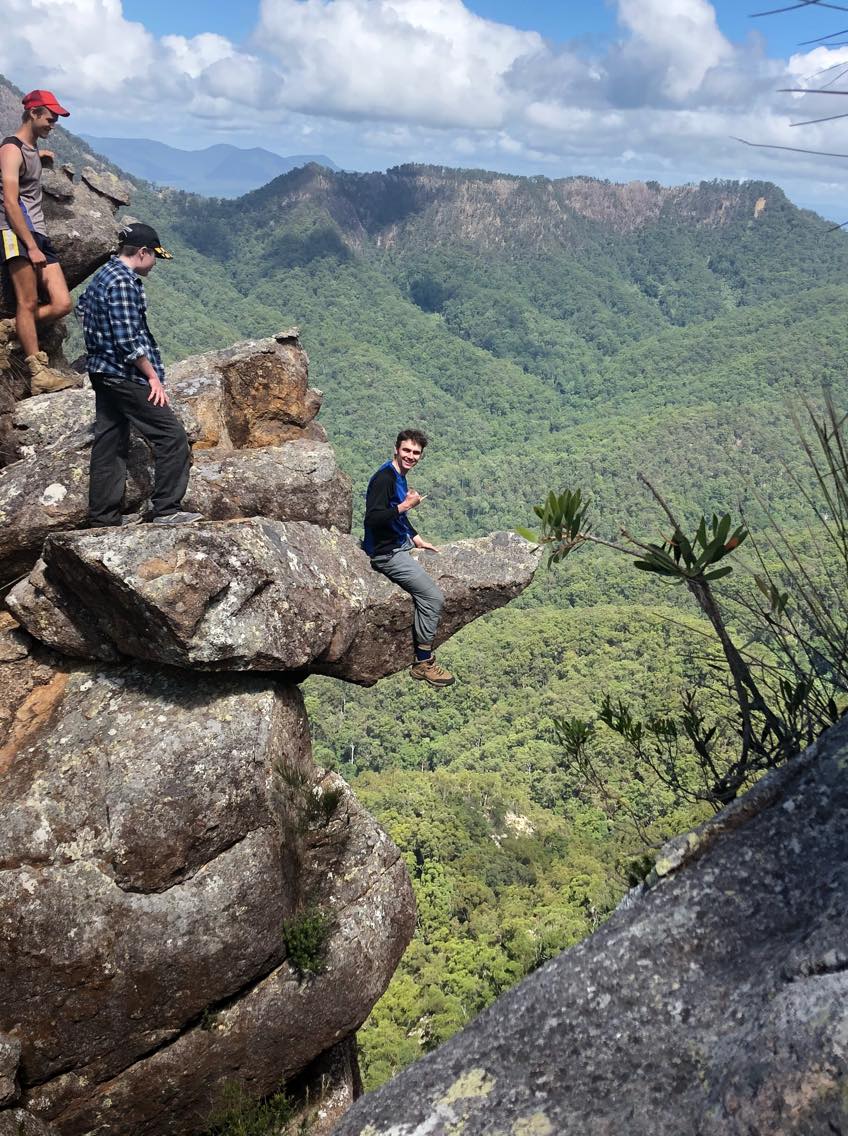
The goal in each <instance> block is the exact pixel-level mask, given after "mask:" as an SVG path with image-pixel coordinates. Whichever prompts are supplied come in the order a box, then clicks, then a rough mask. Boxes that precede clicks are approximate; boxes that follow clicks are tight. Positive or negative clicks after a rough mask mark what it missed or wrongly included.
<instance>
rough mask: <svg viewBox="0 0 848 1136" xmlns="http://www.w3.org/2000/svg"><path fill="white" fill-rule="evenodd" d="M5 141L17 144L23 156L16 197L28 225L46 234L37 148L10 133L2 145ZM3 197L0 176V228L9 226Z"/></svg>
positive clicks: (39, 159) (3, 143)
mask: <svg viewBox="0 0 848 1136" xmlns="http://www.w3.org/2000/svg"><path fill="white" fill-rule="evenodd" d="M7 142H10V143H12V145H14V146H17V147H18V149H19V150H20V152H21V157H22V158H23V164H22V165H21V172H20V174H19V178H20V181H19V193H18V199H19V201H20V203H21V205H22V206H23V208H24V214H25V216H27V217H29V226H30V228H31V229H33V230H34V231H35V232H36V233H41V235H42V236H46V235H47V229H46V228H45V225H44V212H43V210H42V208H41V158H39V156H38V150H36V148H35V147H34V146H27V144H26V142H22V141H21V140H20V138H17V137H15V135H14V134H12V135H11V136H10V137H8V138H4V139H3V142H2V145H4V146H5V145H6V143H7ZM4 204H5V202H4V198H3V181H2V178H0V229H8V228H10V227H11V226H10V225H9V221H8V219H7V217H6V210H5V208H4Z"/></svg>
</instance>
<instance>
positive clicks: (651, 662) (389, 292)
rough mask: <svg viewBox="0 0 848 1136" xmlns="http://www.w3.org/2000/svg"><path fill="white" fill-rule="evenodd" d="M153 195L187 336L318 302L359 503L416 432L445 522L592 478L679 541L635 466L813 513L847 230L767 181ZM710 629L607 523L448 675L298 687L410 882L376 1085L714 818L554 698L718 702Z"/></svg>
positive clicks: (164, 294)
mask: <svg viewBox="0 0 848 1136" xmlns="http://www.w3.org/2000/svg"><path fill="white" fill-rule="evenodd" d="M132 209H133V214H134V215H135V216H137V217H139V218H143V219H145V220H148V221H150V222H152V223H153V224H155V225H156V226H157V228H158V229H159V231H160V235H161V236H162V239H163V240H164V241H165V243H166V244H167V245H168V246H169V247H172V248H173V250H174V252H175V259H174V261H173V262H172V263H168V264H166V265H160V266H159V267H158V268H157V271H156V273H155V274H154V275H153V277H151V279H150V281H149V285H148V291H149V295H150V308H151V323H152V325H153V326H154V329H155V330H157V332H158V333H159V337H160V339H161V340H162V342H163V344H164V346H165V348H166V351H167V354H168V356H169V357H170V359H171V360H175V359H177V358H180V357H183V356H185V355H186V354H189V353H193V352H198V351H203V350H208V349H211V348H213V347H218V346H223V345H226V344H229V343H232V342H234V341H236V340H239V339H245V338H253V337H258V336H263V335H269V334H271V333H273V332H275V331H278V330H281V329H282V328H284V327H288V326H290V325H292V324H297V325H299V327H300V329H301V336H302V340H303V342H304V345H305V346H306V348H307V350H308V352H309V354H310V357H311V380H312V383H313V385H315V386H318V387H320V388H322V389H323V391H324V392H325V404H324V409H323V411H322V415H321V421H322V422H323V423H324V425H325V427H326V428H327V430H328V432H329V435H330V439H331V441H332V442H333V444H334V445H335V447H336V450H337V453H338V455H339V458H340V460H341V463H342V465H343V466H344V467H345V468H346V469H347V471H348V472H349V473H350V475H351V476H352V478H353V480H354V483H355V486H356V499H357V510H358V511H357V523H358V517H359V516H360V514H361V506H360V501H361V494H362V493H363V492H364V487H365V483H366V481H367V478H368V476H369V474H370V473H371V472H372V471H373V469H374V468H376V466H377V465H378V464H379V463H380V462H381V461H383V460H385V458H386V457H388V456H389V455H390V453H391V443H392V439H393V437H394V434H395V432H396V429H397V428H399V427H402V426H406V425H418V426H422V427H423V428H425V429H426V430H427V431H428V432H429V433H430V434H431V437H432V444H431V447H430V448H429V449H428V451H427V454H426V460H425V461H424V462H422V464H421V466H420V471H419V472H417V473H416V478H415V481H416V487H417V488H420V489H421V490H422V491H424V492H426V493H427V494H428V497H427V501H426V503H425V504H424V505H422V507H421V509H420V510H419V512H418V514H417V524H418V527H419V528H420V529H421V531H422V533H423V534H424V535H426V536H428V537H429V538H430V539H437V540H448V539H453V538H457V537H464V536H474V535H479V534H482V533H484V532H488V531H490V530H493V529H497V528H514V527H515V526H517V525H528V524H530V525H532V521H533V518H532V510H531V507H532V505H533V504H534V503H535V502H537V501H539V500H540V499H541V498H542V497H543V495H544V494H545V493H546V492H547V491H548V489H550V488H555V489H557V490H559V489H562V488H565V487H577V486H580V487H582V488H583V489H584V490H585V491H586V492H587V493H588V494H589V496H590V498H591V500H592V512H593V516H594V518H595V523H596V528H597V530H598V531H599V532H600V533H601V534H606V535H608V536H614V535H615V534H617V532H618V531H619V527H620V525H622V524H626V525H627V526H629V527H630V528H631V530H632V531H634V532H641V533H644V534H645V535H647V536H648V537H649V538H650V539H652V540H657V539H661V538H662V535H663V519H662V518H661V517H660V516H658V514H657V511H656V509H655V507H654V506H653V504H652V503H651V501H650V500H649V499H648V497H647V496H646V495H645V493H644V490H643V489H641V488H640V486H639V485H638V484H637V481H636V474H637V473H638V472H639V471H644V472H646V473H648V474H649V475H650V476H651V477H652V479H653V481H654V482H655V484H657V485H658V486H660V487H661V488H662V490H663V492H664V493H665V494H666V496H667V497H668V499H669V501H670V502H671V504H672V505H673V507H674V508H676V509H677V510H679V511H680V512H681V514H683V515H684V516H685V517H687V518H692V517H693V516H696V515H698V514H700V512H701V511H705V510H708V511H712V510H713V509H715V510H718V511H730V512H732V513H734V515H738V514H739V509H740V507H741V508H744V510H745V515H746V517H747V519H748V521H749V523H750V524H751V527H752V529H753V531H754V533H755V534H756V532H757V530H758V527H759V528H761V529H762V528H763V527H765V526H767V525H770V524H773V523H775V522H776V521H777V522H779V523H780V524H781V525H782V526H784V527H785V528H786V529H787V530H788V531H794V530H796V529H797V530H798V531H799V532H802V531H803V524H804V514H805V507H804V505H803V502H802V501H801V500H800V498H799V493H798V490H797V488H796V486H795V485H794V484H793V481H792V478H791V477H790V476H788V474H787V470H788V469H789V470H798V471H802V470H803V461H802V456H801V453H800V450H799V447H798V445H797V440H796V438H795V432H794V427H793V423H792V413H793V408H796V409H797V408H798V407H799V406H800V405H801V400H802V398H803V397H804V396H809V397H814V398H815V397H817V396H818V395H819V393H820V391H821V389H822V387H823V385H824V386H829V387H830V388H831V389H832V390H833V392H834V395H835V397H836V399H837V402H838V403H842V404H844V402H845V396H846V393H848V390H847V389H846V387H848V384H846V379H845V360H846V358H848V328H846V321H845V318H844V312H845V307H846V301H848V283H846V282H847V281H848V239H846V237H845V235H844V234H842V233H840V232H831V231H829V226H828V224H827V223H826V222H824V221H823V220H821V219H820V218H818V217H816V216H814V215H813V214H810V213H806V212H803V211H800V210H798V209H796V208H795V207H794V206H793V205H792V204H791V203H790V202H789V201H788V200H787V199H786V197H785V196H784V195H783V193H782V192H781V190H780V189H778V188H777V187H776V186H774V185H770V184H767V183H744V184H737V183H718V182H714V183H704V184H701V185H700V186H692V187H681V188H677V189H664V188H661V187H660V186H659V185H657V184H655V183H648V184H647V185H634V186H627V187H620V186H614V185H610V184H609V183H605V182H600V181H594V180H592V179H587V178H574V179H566V180H564V181H561V182H550V181H547V180H546V179H544V178H529V179H522V178H516V177H508V176H505V175H495V174H490V173H485V172H482V171H457V170H447V169H443V168H441V167H438V168H437V167H420V166H409V167H402V168H400V169H396V170H393V171H389V172H388V173H386V174H369V175H358V174H333V173H330V172H329V171H327V170H323V169H320V168H319V167H315V166H312V167H306V168H304V169H302V170H297V171H294V172H293V173H291V174H288V175H285V176H283V177H281V178H278V179H277V180H276V181H274V182H272V183H270V184H269V185H268V186H266V187H264V188H263V189H261V190H258V191H256V192H254V193H252V194H250V195H248V196H247V197H244V198H241V199H239V200H237V201H207V200H203V199H200V198H195V197H192V196H190V195H186V194H182V193H177V192H172V191H156V192H154V191H152V190H151V189H150V188H149V187H144V186H141V187H139V189H138V193H137V196H136V199H135V200H134V202H133V206H132ZM801 475H802V476H803V474H801ZM737 575H738V576H743V575H744V573H737ZM734 579H736V577H734ZM708 631H709V628H708V625H707V624H706V623H705V622H704V621H703V620H701V619H700V617H699V616H698V615H697V613H696V611H695V609H694V607H693V606H692V605H691V602H690V601H689V599H688V597H687V595H686V593H685V592H683V591H682V590H680V589H674V588H671V587H666V586H664V585H663V583H662V582H661V581H657V580H656V579H654V578H648V577H646V576H645V574H642V573H638V572H633V571H632V570H631V568H630V566H629V565H628V564H627V563H624V562H623V561H622V559H621V558H620V557H616V556H615V555H614V554H612V553H610V552H604V551H602V550H600V549H597V548H588V549H582V550H580V551H579V552H578V553H576V554H575V555H574V556H573V557H572V558H570V559H568V560H567V561H566V562H565V563H564V564H563V565H561V566H559V567H558V568H554V569H552V571H551V572H549V573H548V572H545V571H541V572H540V574H539V576H538V578H537V581H536V583H535V584H534V586H533V587H532V588H531V590H530V591H529V592H528V593H526V594H525V595H524V596H522V597H521V598H520V600H518V601H517V602H515V603H513V604H512V605H511V606H510V607H509V608H508V609H505V610H503V611H501V612H498V613H496V614H494V615H492V616H491V617H489V618H487V619H486V620H484V621H481V622H478V623H477V624H475V625H473V626H471V627H470V628H468V629H467V630H466V631H465V632H463V633H462V634H461V635H459V636H457V637H456V638H455V639H454V640H453V641H452V642H450V643H449V644H448V645H446V646H445V648H444V649H443V651H442V653H441V657H442V658H443V660H444V661H445V662H446V664H447V665H448V666H449V667H450V668H451V669H452V670H455V672H456V674H457V675H458V678H459V682H458V684H457V686H456V687H454V688H452V689H451V690H449V691H441V692H434V691H429V690H425V691H422V690H421V689H419V686H420V685H422V684H413V683H410V682H409V681H408V679H406V678H405V677H404V676H403V675H400V676H396V677H395V678H393V679H388V680H385V681H383V682H382V683H380V684H379V685H378V686H377V687H376V688H374V689H372V690H360V689H355V688H351V687H349V686H345V685H343V684H340V683H336V682H333V681H332V680H329V679H316V678H312V679H309V680H308V682H307V683H306V684H305V687H304V690H305V695H306V699H307V705H308V708H309V712H310V717H311V720H312V723H313V738H314V747H315V754H316V759H317V760H318V761H319V762H320V763H323V764H325V765H327V766H331V767H333V768H335V769H337V770H339V771H340V772H341V773H342V774H343V775H344V776H345V777H346V778H347V779H348V780H349V781H350V782H351V783H352V784H353V786H354V788H355V791H356V793H357V795H358V796H359V798H360V799H361V800H362V801H363V802H364V804H365V805H366V806H367V807H368V808H369V809H370V810H371V811H372V812H373V813H374V814H375V815H376V816H377V817H378V818H379V819H380V820H381V821H382V823H383V824H384V825H385V827H386V828H387V830H388V831H389V833H390V835H391V836H392V837H393V839H394V840H395V841H396V842H397V844H398V845H399V846H400V848H401V849H402V851H403V854H404V856H405V857H406V860H407V863H408V865H409V868H410V872H411V874H412V878H413V881H414V886H415V890H416V895H417V899H418V905H419V926H418V932H417V935H416V938H415V941H414V942H413V944H412V946H411V947H410V949H409V951H408V953H407V955H406V958H405V959H404V961H403V963H402V965H401V967H400V969H399V971H398V973H397V974H396V976H395V979H394V981H393V982H392V985H391V987H390V989H389V991H388V993H387V994H386V996H385V998H384V999H383V1001H382V1002H381V1003H380V1004H379V1005H378V1007H377V1008H376V1010H375V1012H374V1014H373V1015H372V1018H371V1019H370V1021H369V1022H368V1024H367V1025H366V1027H365V1028H364V1030H363V1031H362V1034H361V1039H362V1048H363V1065H364V1072H365V1076H366V1082H367V1084H368V1085H369V1086H374V1085H376V1084H378V1083H380V1082H381V1081H382V1080H384V1079H385V1078H386V1077H387V1076H389V1075H390V1074H391V1073H392V1072H394V1071H396V1070H397V1069H398V1068H400V1067H401V1066H402V1065H404V1064H406V1063H407V1062H409V1061H410V1060H412V1059H413V1058H415V1057H416V1056H418V1055H419V1054H420V1053H421V1052H422V1051H425V1050H427V1049H429V1048H431V1047H432V1046H434V1045H435V1044H437V1043H438V1042H439V1041H441V1040H443V1039H444V1038H446V1037H448V1036H449V1035H450V1034H451V1033H452V1032H453V1031H455V1030H456V1029H457V1028H459V1027H460V1026H462V1025H463V1024H464V1023H465V1022H467V1021H468V1020H469V1019H470V1018H471V1017H472V1016H473V1015H474V1014H475V1013H476V1012H477V1011H479V1010H480V1009H481V1008H482V1007H483V1006H485V1005H486V1004H487V1003H488V1002H490V1001H491V1000H492V999H493V998H495V997H496V996H497V994H498V993H499V992H500V991H502V990H504V989H505V988H506V987H508V986H509V985H511V984H512V983H514V982H515V981H516V980H517V979H519V978H520V977H521V976H522V975H524V974H526V973H527V972H528V971H529V970H531V969H532V968H534V967H536V966H538V965H540V964H541V963H542V962H544V961H545V960H546V959H547V958H549V957H551V955H553V954H554V953H556V952H557V951H559V950H561V949H562V948H564V947H566V946H568V945H570V944H572V943H574V942H576V941H578V940H579V939H580V938H582V937H583V936H584V935H586V934H587V932H589V931H591V930H592V928H594V927H595V926H597V925H598V923H599V922H600V921H601V920H603V918H604V917H605V915H606V914H608V913H609V911H610V910H611V909H612V907H613V906H614V905H615V903H616V902H617V901H618V899H619V898H620V897H621V895H622V894H623V892H624V891H625V889H626V888H627V886H628V881H629V880H630V879H632V873H633V871H634V860H638V858H639V856H640V854H641V853H643V852H644V851H645V847H646V844H647V845H650V844H651V843H655V842H657V841H659V840H660V839H662V838H664V837H667V836H669V835H671V834H673V833H674V832H677V831H679V830H680V829H682V828H684V827H685V826H687V825H688V824H691V823H693V822H696V821H697V820H698V819H700V818H701V817H702V816H703V815H705V814H704V812H703V809H700V808H698V807H695V806H693V805H692V804H691V803H688V804H687V803H686V802H683V801H680V800H676V799H675V798H674V794H671V793H669V792H667V791H665V790H664V789H663V787H662V786H661V785H659V784H658V783H657V782H656V780H655V779H652V778H651V777H650V776H649V775H647V774H646V772H645V770H644V769H640V768H639V767H638V765H635V764H634V763H633V761H632V758H630V757H629V756H628V753H627V752H626V751H625V749H624V748H623V746H622V745H621V744H620V743H618V742H616V741H614V740H610V739H609V738H608V739H607V740H606V741H605V742H604V746H605V749H604V753H603V762H604V764H605V768H606V770H607V776H608V779H609V783H610V785H611V786H612V792H611V793H607V794H604V793H602V792H599V790H598V787H597V786H594V785H592V784H588V783H586V782H585V780H581V777H580V775H579V774H578V772H577V771H576V769H575V768H574V767H573V766H572V765H570V764H569V762H568V761H567V760H565V758H564V755H563V753H562V749H561V746H560V745H559V743H558V742H557V740H556V735H555V733H554V731H553V728H552V722H553V719H554V718H555V717H563V716H571V715H580V716H590V715H591V714H592V713H593V707H594V706H595V704H596V700H597V699H598V697H599V696H600V695H601V694H602V693H605V692H606V693H610V694H612V695H613V696H614V697H616V698H618V697H620V698H624V699H628V700H632V701H633V702H634V703H636V704H638V705H642V706H645V707H646V708H647V709H648V710H649V711H651V712H656V713H661V712H663V710H664V709H667V708H668V707H669V706H672V705H673V704H674V703H675V701H676V700H677V698H678V697H679V695H680V693H681V692H682V691H683V690H684V689H687V688H693V687H695V688H701V689H703V690H704V691H705V692H706V693H705V698H706V700H707V703H708V705H709V706H710V707H711V709H712V711H713V712H714V713H715V714H716V715H719V716H720V715H721V714H722V713H727V711H726V707H725V706H724V704H723V702H722V694H721V683H720V681H718V680H717V679H716V677H715V672H714V671H713V670H712V669H711V665H710V655H711V651H712V644H711V639H710V636H709V634H708Z"/></svg>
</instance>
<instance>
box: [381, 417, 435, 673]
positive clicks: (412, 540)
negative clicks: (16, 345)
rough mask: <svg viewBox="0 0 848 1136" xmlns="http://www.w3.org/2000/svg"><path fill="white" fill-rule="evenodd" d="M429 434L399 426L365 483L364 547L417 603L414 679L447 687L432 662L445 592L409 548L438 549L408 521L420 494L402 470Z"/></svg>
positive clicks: (407, 467) (416, 455) (415, 461)
mask: <svg viewBox="0 0 848 1136" xmlns="http://www.w3.org/2000/svg"><path fill="white" fill-rule="evenodd" d="M426 445H427V436H426V434H423V433H422V432H421V431H420V430H401V432H400V433H399V434H398V436H397V438H396V439H395V453H394V457H393V458H392V459H391V461H387V462H386V463H385V464H384V465H381V466H380V468H379V469H378V470H377V472H376V473H375V474H374V476H373V477H372V478H371V480H370V481H369V482H368V491H367V493H366V495H365V540H364V541H363V542H362V547H363V548H364V549H365V551H366V552H367V553H368V555H369V556H370V557H371V567H372V568H374V569H375V570H376V571H377V572H382V573H383V575H384V576H388V578H389V579H390V580H391V581H392V583H394V584H397V585H398V587H399V588H403V590H404V591H405V592H409V594H410V595H411V596H412V602H413V604H414V606H415V616H414V618H413V623H412V643H413V649H414V651H415V661H414V662H413V664H412V667H411V668H410V671H409V673H410V675H411V676H412V677H413V678H417V679H421V680H422V681H424V682H428V683H429V684H430V686H436V687H439V686H451V685H452V684H453V682H454V681H455V680H454V677H453V675H452V674H450V673H449V672H448V671H446V670H445V669H444V668H443V667H440V666H439V665H438V663H437V662H436V656H435V655H434V654H433V641H434V639H435V638H436V631H437V630H438V627H439V616H440V615H441V614H442V607H443V606H444V602H445V597H444V595H443V594H442V591H441V589H440V588H439V587H438V586H437V584H436V583H435V582H434V581H433V580H432V579H431V577H430V576H429V575H428V573H427V572H426V571H425V569H424V568H423V567H422V565H421V564H419V563H418V561H417V560H416V559H415V558H414V557H413V556H410V553H409V550H410V549H411V548H423V549H428V550H429V551H430V552H438V551H439V550H438V549H437V548H436V547H435V546H434V545H432V544H428V542H427V541H426V540H422V539H421V537H420V536H419V535H418V533H417V532H416V531H415V529H414V528H413V527H412V525H411V524H410V522H409V517H408V516H407V514H408V513H409V510H410V509H414V508H415V507H416V505H419V504H420V503H421V502H422V501H423V500H424V498H423V497H422V496H421V494H420V493H418V492H416V490H414V489H410V488H409V487H408V485H407V483H406V475H407V474H408V473H409V471H410V470H411V469H414V468H415V466H416V465H417V464H418V462H419V461H420V460H421V456H422V454H423V453H424V447H425V446H426Z"/></svg>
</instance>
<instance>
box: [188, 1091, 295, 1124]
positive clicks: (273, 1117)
mask: <svg viewBox="0 0 848 1136" xmlns="http://www.w3.org/2000/svg"><path fill="white" fill-rule="evenodd" d="M293 1116H294V1106H293V1104H292V1102H291V1101H290V1100H289V1098H288V1097H287V1096H286V1094H285V1093H283V1092H278V1093H274V1094H273V1095H272V1096H269V1097H266V1099H265V1100H254V1099H253V1098H252V1097H250V1096H249V1095H248V1093H247V1091H246V1090H245V1088H244V1086H243V1085H242V1084H240V1083H239V1082H238V1081H227V1082H226V1084H225V1085H224V1088H223V1090H222V1092H221V1100H220V1104H219V1106H218V1108H217V1109H216V1110H215V1112H214V1113H213V1115H212V1117H211V1118H210V1126H209V1128H208V1129H207V1131H206V1133H205V1134H204V1136H283V1134H284V1133H286V1132H287V1130H288V1125H289V1124H290V1122H291V1120H292V1118H293Z"/></svg>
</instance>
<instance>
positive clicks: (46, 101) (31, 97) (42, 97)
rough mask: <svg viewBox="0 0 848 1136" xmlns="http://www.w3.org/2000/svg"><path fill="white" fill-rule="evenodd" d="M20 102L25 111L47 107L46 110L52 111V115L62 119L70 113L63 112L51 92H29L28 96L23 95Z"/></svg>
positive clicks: (67, 111) (63, 109)
mask: <svg viewBox="0 0 848 1136" xmlns="http://www.w3.org/2000/svg"><path fill="white" fill-rule="evenodd" d="M21 102H22V103H23V104H24V107H25V108H26V109H27V110H35V109H36V107H47V109H48V110H52V111H53V113H54V114H58V115H60V116H61V117H62V118H67V117H68V116H69V115H70V113H71V112H70V111H69V110H65V108H64V107H63V106H62V104H61V103H60V102H59V100H58V99H57V98H56V96H55V95H54V94H53V92H52V91H30V93H29V94H28V95H24V97H23V98H22V99H21Z"/></svg>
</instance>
